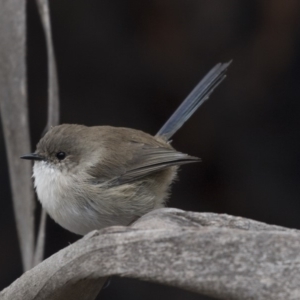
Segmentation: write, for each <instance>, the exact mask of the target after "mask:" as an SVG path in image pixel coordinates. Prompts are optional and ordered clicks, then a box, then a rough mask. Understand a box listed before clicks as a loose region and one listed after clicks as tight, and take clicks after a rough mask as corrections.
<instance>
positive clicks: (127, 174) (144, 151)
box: [113, 145, 200, 184]
mask: <svg viewBox="0 0 300 300" xmlns="http://www.w3.org/2000/svg"><path fill="white" fill-rule="evenodd" d="M199 161H200V159H199V158H197V157H193V156H189V155H187V154H184V153H181V152H177V151H175V150H173V149H166V148H161V147H153V146H149V145H142V147H141V148H140V151H139V152H138V153H136V155H135V156H134V157H133V159H132V161H131V162H129V164H128V166H127V168H126V170H125V171H124V173H123V174H120V175H119V176H118V177H116V178H114V180H113V182H114V183H115V184H124V183H129V182H132V181H135V180H138V179H140V178H143V177H145V176H147V175H150V174H152V173H155V172H157V171H160V170H163V169H165V168H168V167H171V166H178V165H183V164H188V163H193V162H199Z"/></svg>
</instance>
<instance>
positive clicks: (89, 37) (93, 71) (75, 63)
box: [0, 0, 300, 300]
mask: <svg viewBox="0 0 300 300" xmlns="http://www.w3.org/2000/svg"><path fill="white" fill-rule="evenodd" d="M27 3H28V4H27V10H28V19H27V25H28V28H27V31H28V57H27V59H28V76H29V77H28V93H29V103H30V120H31V134H32V135H31V138H32V140H31V142H32V150H34V149H35V145H36V143H37V142H38V140H39V138H40V136H41V132H42V131H43V129H44V127H45V124H46V102H47V69H46V48H45V39H44V35H43V31H42V27H41V23H40V20H39V16H38V12H37V7H36V3H35V1H33V0H29V1H27ZM50 7H51V17H52V29H53V39H54V46H55V51H56V58H57V66H58V75H59V85H60V99H61V122H62V123H78V124H86V125H113V126H124V127H131V128H136V129H141V130H143V131H146V132H148V133H151V134H155V133H156V132H157V131H158V129H159V128H160V127H161V126H162V125H163V123H164V122H165V121H166V120H167V118H168V117H169V116H170V115H171V113H172V112H173V111H174V110H175V108H176V107H177V106H178V105H179V104H180V103H181V101H182V100H183V99H184V98H185V96H186V95H187V94H188V93H189V92H190V91H191V90H192V88H193V87H194V86H195V85H196V84H197V83H198V81H199V80H200V79H201V78H202V76H204V75H205V73H206V72H208V71H209V69H210V68H211V67H213V66H214V65H215V64H216V63H218V62H226V61H229V60H230V59H233V63H232V65H231V67H230V68H229V70H228V77H227V79H226V80H225V81H224V82H223V83H222V84H221V85H220V86H219V87H218V89H217V90H216V91H215V92H214V93H213V95H212V96H211V98H210V100H209V101H208V102H207V103H206V104H205V105H204V106H203V107H201V109H200V110H199V111H198V112H197V113H196V114H195V115H194V116H193V117H192V118H191V119H190V120H189V122H187V123H186V125H185V126H184V127H183V128H182V129H181V130H180V131H179V132H178V133H177V134H176V135H175V136H174V138H173V146H174V147H175V148H176V149H178V150H180V151H182V152H185V153H189V154H191V155H194V156H198V157H201V158H202V163H201V164H194V165H187V166H184V167H182V169H181V171H180V174H179V177H180V181H178V182H176V184H175V185H174V186H173V192H172V196H171V198H170V201H169V203H168V206H170V207H176V208H181V209H184V210H191V211H198V212H216V213H226V214H231V215H235V216H242V217H247V218H251V219H255V220H259V221H262V222H267V223H270V224H277V225H282V226H286V227H292V228H298V229H300V184H299V181H300V101H299V97H300V34H299V33H300V2H299V1H298V0H290V1H282V0H268V1H267V0H264V1H258V0H256V1H254V0H251V1H250V0H247V1H239V0H227V1H222V0H185V1H184V0H150V1H139V0H127V1H124V0H115V1H109V0H101V1H100V0H90V1H80V0H60V1H55V0H52V1H50ZM0 153H1V157H2V160H1V163H0V164H1V165H0V180H1V205H2V207H1V218H0V236H1V238H0V249H1V252H0V269H1V274H0V289H2V288H4V287H5V286H7V285H9V284H10V283H11V282H12V281H13V280H15V279H16V278H17V277H19V276H20V274H21V272H22V270H21V260H20V253H19V247H18V242H17V235H16V228H15V223H14V216H13V210H12V202H11V193H10V188H9V181H8V171H7V164H6V158H5V148H4V141H3V136H2V132H1V136H0ZM21 154H23V153H20V155H21ZM38 211H39V206H38V205H37V213H38ZM78 238H79V237H78V236H76V235H73V234H71V233H69V232H67V231H66V230H64V229H62V228H61V227H60V226H58V225H56V224H55V223H54V222H53V221H52V220H50V219H48V223H47V243H46V256H47V257H48V256H50V255H52V254H53V253H55V252H56V251H58V250H59V249H61V248H63V247H66V246H68V245H69V243H73V242H74V241H76V240H77V239H78ZM154 297H155V299H166V298H168V297H169V298H170V299H173V300H177V299H186V300H191V299H212V298H208V297H202V296H199V295H196V294H193V293H188V292H185V291H181V290H177V289H175V288H170V287H164V286H160V285H155V284H152V283H146V282H140V281H137V280H133V279H125V278H122V279H120V278H115V277H113V278H112V280H111V283H110V285H109V286H108V287H107V288H106V289H105V290H103V291H102V292H101V299H112V298H113V299H115V300H121V299H122V300H123V299H124V300H125V299H133V300H135V299H141V298H143V299H144V300H148V299H153V298H154Z"/></svg>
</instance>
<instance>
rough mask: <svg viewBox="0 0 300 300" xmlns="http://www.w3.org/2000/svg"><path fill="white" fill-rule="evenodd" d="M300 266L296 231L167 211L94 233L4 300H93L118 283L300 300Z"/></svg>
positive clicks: (12, 288) (222, 295) (55, 257)
mask: <svg viewBox="0 0 300 300" xmlns="http://www.w3.org/2000/svg"><path fill="white" fill-rule="evenodd" d="M299 262H300V231H298V230H293V229H287V228H283V227H279V226H272V225H267V224H263V223H260V222H256V221H252V220H248V219H244V218H239V217H232V216H228V215H217V214H213V213H193V212H184V211H182V210H177V209H168V208H164V209H160V210H156V211H153V212H151V213H149V214H147V215H145V216H143V217H142V218H140V219H139V220H138V221H137V222H136V223H134V224H133V225H132V226H130V227H110V228H107V229H104V230H101V231H93V232H91V233H89V234H88V235H86V236H85V237H83V238H82V239H81V240H79V241H78V242H76V243H74V244H73V245H70V246H69V247H67V248H65V249H63V250H61V251H60V252H58V253H56V254H55V255H53V256H51V257H50V258H48V259H47V260H45V261H44V262H42V263H41V264H39V265H38V266H37V267H35V268H34V269H32V270H30V271H28V272H26V273H25V274H24V275H22V276H21V277H20V278H19V279H18V280H16V281H15V282H14V283H13V284H12V285H11V286H9V287H8V288H6V289H5V290H3V291H2V292H1V294H0V297H1V299H7V300H8V299H23V300H32V299H56V300H57V299H86V300H89V299H94V298H95V296H96V294H97V292H98V290H99V289H100V288H101V285H102V284H103V282H104V280H105V277H107V276H111V275H120V276H126V277H133V278H139V279H142V280H148V281H152V282H158V283H162V284H167V285H171V286H176V287H179V288H183V289H186V290H190V291H194V292H196V293H200V294H205V295H209V296H213V297H216V298H218V299H284V300H287V299H300V283H299V282H300V268H299ZM74 295H76V296H74ZM78 295H80V297H78Z"/></svg>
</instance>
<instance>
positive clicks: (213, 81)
mask: <svg viewBox="0 0 300 300" xmlns="http://www.w3.org/2000/svg"><path fill="white" fill-rule="evenodd" d="M230 64H231V61H229V62H228V63H218V64H217V65H216V66H215V67H213V68H212V69H211V70H210V71H209V72H208V73H207V75H206V76H205V77H204V78H203V79H202V80H201V81H200V82H199V83H198V84H197V85H196V87H195V88H194V89H193V90H192V92H191V93H190V94H189V95H188V96H187V97H186V99H185V100H184V101H183V102H182V103H181V105H180V106H179V107H178V108H177V110H176V111H175V112H174V113H173V115H172V116H171V117H170V118H169V120H168V121H167V122H166V123H165V124H164V126H163V127H162V128H161V129H160V130H159V131H158V133H157V134H156V135H157V136H161V137H164V138H165V139H166V140H169V139H170V138H171V137H172V136H173V135H174V133H175V132H176V131H177V130H178V129H179V128H180V127H181V126H182V125H183V124H184V123H185V122H186V121H187V120H188V119H189V118H190V117H191V115H192V114H193V113H194V112H195V111H196V110H197V109H198V108H199V107H200V106H201V105H202V104H203V103H204V102H205V101H206V100H207V99H208V98H209V96H210V94H211V93H212V92H213V91H214V89H215V88H216V87H217V86H218V85H219V84H220V83H221V82H222V81H223V80H224V79H225V77H226V75H225V72H226V70H227V68H228V66H229V65H230Z"/></svg>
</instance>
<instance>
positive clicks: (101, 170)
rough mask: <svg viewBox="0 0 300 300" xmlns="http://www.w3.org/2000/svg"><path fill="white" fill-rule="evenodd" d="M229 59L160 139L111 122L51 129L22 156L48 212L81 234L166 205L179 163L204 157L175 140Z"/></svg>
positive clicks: (127, 221) (200, 86)
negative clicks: (179, 148) (188, 151)
mask: <svg viewBox="0 0 300 300" xmlns="http://www.w3.org/2000/svg"><path fill="white" fill-rule="evenodd" d="M229 64H230V62H229V63H224V64H221V63H220V64H217V65H216V66H215V67H214V68H213V69H212V70H211V71H210V72H209V73H208V74H207V75H206V76H205V77H204V78H203V79H202V80H201V81H200V83H198V85H197V86H196V87H195V88H194V90H193V91H192V92H191V93H190V94H189V95H188V97H187V98H186V99H185V100H184V102H183V103H182V104H181V105H180V106H179V107H178V109H177V110H176V111H175V112H174V114H173V115H172V116H171V118H170V119H169V120H168V121H167V122H166V123H165V124H164V126H163V127H162V128H161V129H160V130H159V131H158V133H157V134H156V135H155V136H152V135H150V134H147V133H145V132H143V131H140V130H135V129H129V128H117V127H111V126H94V127H87V126H83V125H73V124H63V125H59V126H55V127H53V128H51V129H50V130H49V131H48V132H47V133H46V134H45V135H44V137H43V138H42V139H41V140H40V141H39V143H38V144H37V148H36V151H35V152H34V153H32V154H29V155H24V156H22V157H21V158H23V159H31V160H34V166H33V177H34V185H35V188H36V192H37V195H38V198H39V200H40V202H41V204H42V206H43V207H44V208H45V210H46V211H47V212H48V213H49V215H50V216H51V217H52V218H53V219H54V220H55V221H56V222H57V223H58V224H60V225H61V226H62V227H64V228H66V229H68V230H70V231H72V232H74V233H77V234H82V235H83V234H86V233H87V232H89V231H91V230H94V229H101V228H104V227H107V226H111V225H129V224H130V223H131V222H133V221H135V220H136V219H137V218H139V217H140V216H142V215H144V214H146V213H147V212H149V211H151V210H153V209H156V208H159V207H163V206H164V204H165V202H166V199H167V197H168V194H169V189H170V185H171V183H172V181H173V180H174V179H175V177H176V174H177V169H178V166H180V165H183V164H187V163H193V162H198V161H199V160H200V159H199V158H197V157H194V156H189V155H187V154H184V153H181V152H178V151H176V150H175V149H174V148H173V147H172V146H171V144H170V138H171V137H172V136H173V134H174V133H175V132H176V131H177V130H178V129H179V128H180V127H181V126H182V125H183V124H184V123H185V122H186V121H187V120H188V119H189V118H190V116H191V115H192V114H193V113H194V112H195V111H196V110H197V109H198V107H199V106H200V105H202V104H203V103H204V102H205V101H206V100H207V99H208V97H209V96H210V94H211V93H212V91H213V90H214V89H215V88H216V87H217V86H218V85H219V84H220V83H221V82H222V80H223V79H224V78H225V72H226V69H227V67H228V66H229Z"/></svg>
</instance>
